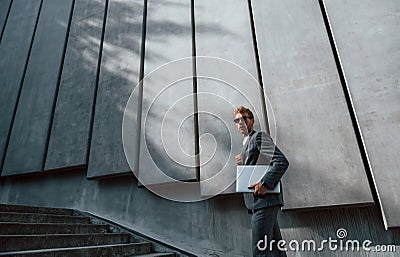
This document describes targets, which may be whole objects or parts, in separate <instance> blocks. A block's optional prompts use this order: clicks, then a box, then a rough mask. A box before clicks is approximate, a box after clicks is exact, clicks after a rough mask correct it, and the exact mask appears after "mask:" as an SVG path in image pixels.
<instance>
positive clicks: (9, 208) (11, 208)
mask: <svg viewBox="0 0 400 257" xmlns="http://www.w3.org/2000/svg"><path fill="white" fill-rule="evenodd" d="M0 212H23V213H38V214H55V215H72V214H73V212H74V211H73V210H72V209H65V208H48V207H35V206H24V205H9V204H0Z"/></svg>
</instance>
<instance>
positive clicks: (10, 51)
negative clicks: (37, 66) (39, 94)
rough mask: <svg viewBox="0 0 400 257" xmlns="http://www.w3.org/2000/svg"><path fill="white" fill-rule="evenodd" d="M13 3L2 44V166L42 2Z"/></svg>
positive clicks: (0, 150) (0, 127) (0, 89)
mask: <svg viewBox="0 0 400 257" xmlns="http://www.w3.org/2000/svg"><path fill="white" fill-rule="evenodd" d="M4 3H5V2H2V4H4ZM12 6H13V8H11V10H10V13H9V15H8V19H7V20H8V24H7V26H5V28H4V31H3V37H2V40H1V44H0V56H1V58H0V78H1V80H0V85H1V87H0V92H1V93H0V105H1V106H0V117H1V123H0V156H1V163H0V166H2V165H3V161H4V159H3V158H4V155H5V153H6V146H7V140H8V138H9V132H10V127H11V126H12V122H13V116H14V110H15V108H16V106H17V104H18V102H17V100H18V97H19V91H20V88H21V83H22V81H23V75H24V72H25V68H26V63H27V60H28V57H29V50H30V46H31V43H32V38H33V34H34V31H35V24H36V20H37V17H38V15H39V8H40V1H24V0H15V1H13V4H12ZM3 11H5V10H2V12H3Z"/></svg>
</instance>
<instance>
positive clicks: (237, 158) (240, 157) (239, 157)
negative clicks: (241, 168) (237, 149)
mask: <svg viewBox="0 0 400 257" xmlns="http://www.w3.org/2000/svg"><path fill="white" fill-rule="evenodd" d="M235 160H236V164H237V165H242V164H243V162H242V155H241V154H238V155H236V156H235Z"/></svg>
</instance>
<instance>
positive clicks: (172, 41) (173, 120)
mask: <svg viewBox="0 0 400 257" xmlns="http://www.w3.org/2000/svg"><path fill="white" fill-rule="evenodd" d="M190 2H191V1H187V0H173V1H168V2H164V1H157V0H150V1H148V8H147V12H148V13H147V25H146V28H147V32H146V52H145V61H144V64H145V78H144V80H143V108H142V135H141V140H140V159H139V180H140V182H141V183H142V184H146V185H149V184H157V183H165V182H171V181H174V180H195V179H196V170H195V158H194V149H195V138H194V118H193V113H194V102H193V83H192V78H191V77H192V63H191V62H192V61H191V59H186V61H182V62H179V61H178V62H175V63H170V64H168V62H172V61H176V60H178V59H181V58H185V57H191V55H192V33H191V4H190ZM161 66H163V67H161ZM151 72H152V73H151ZM185 78H187V79H185ZM182 79H184V80H182ZM179 80H182V81H179ZM155 171H159V172H155Z"/></svg>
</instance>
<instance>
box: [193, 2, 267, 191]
mask: <svg viewBox="0 0 400 257" xmlns="http://www.w3.org/2000/svg"><path fill="white" fill-rule="evenodd" d="M195 3H196V5H195V22H196V47H197V48H196V54H197V56H211V57H217V58H222V59H225V60H226V61H224V60H222V59H207V58H201V57H200V58H198V60H197V75H198V105H199V107H198V109H199V134H200V164H201V166H200V179H201V182H202V183H201V193H202V195H204V196H206V195H215V194H218V193H221V191H224V190H225V191H224V193H232V192H234V191H235V187H234V181H235V177H236V163H235V155H237V154H239V153H240V152H241V150H242V136H241V135H240V134H239V133H238V132H237V130H236V127H235V125H234V123H233V121H232V120H233V111H234V110H235V108H236V107H238V106H241V105H245V106H248V107H250V108H251V109H253V111H254V113H255V114H256V115H258V116H256V117H255V118H256V123H255V124H257V125H256V127H255V129H256V130H259V129H260V126H259V124H260V123H261V124H265V120H264V112H265V111H264V108H263V103H262V96H261V93H262V91H261V90H260V89H261V88H260V87H259V85H258V83H257V81H256V80H255V77H256V62H255V57H254V48H253V40H252V33H251V25H250V17H249V9H248V3H247V1H245V0H235V1H217V2H216V1H211V0H210V1H196V2H195ZM231 62H232V63H231ZM206 77H209V78H206ZM263 128H264V129H265V126H263ZM229 186H231V187H230V188H228V187H229Z"/></svg>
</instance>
